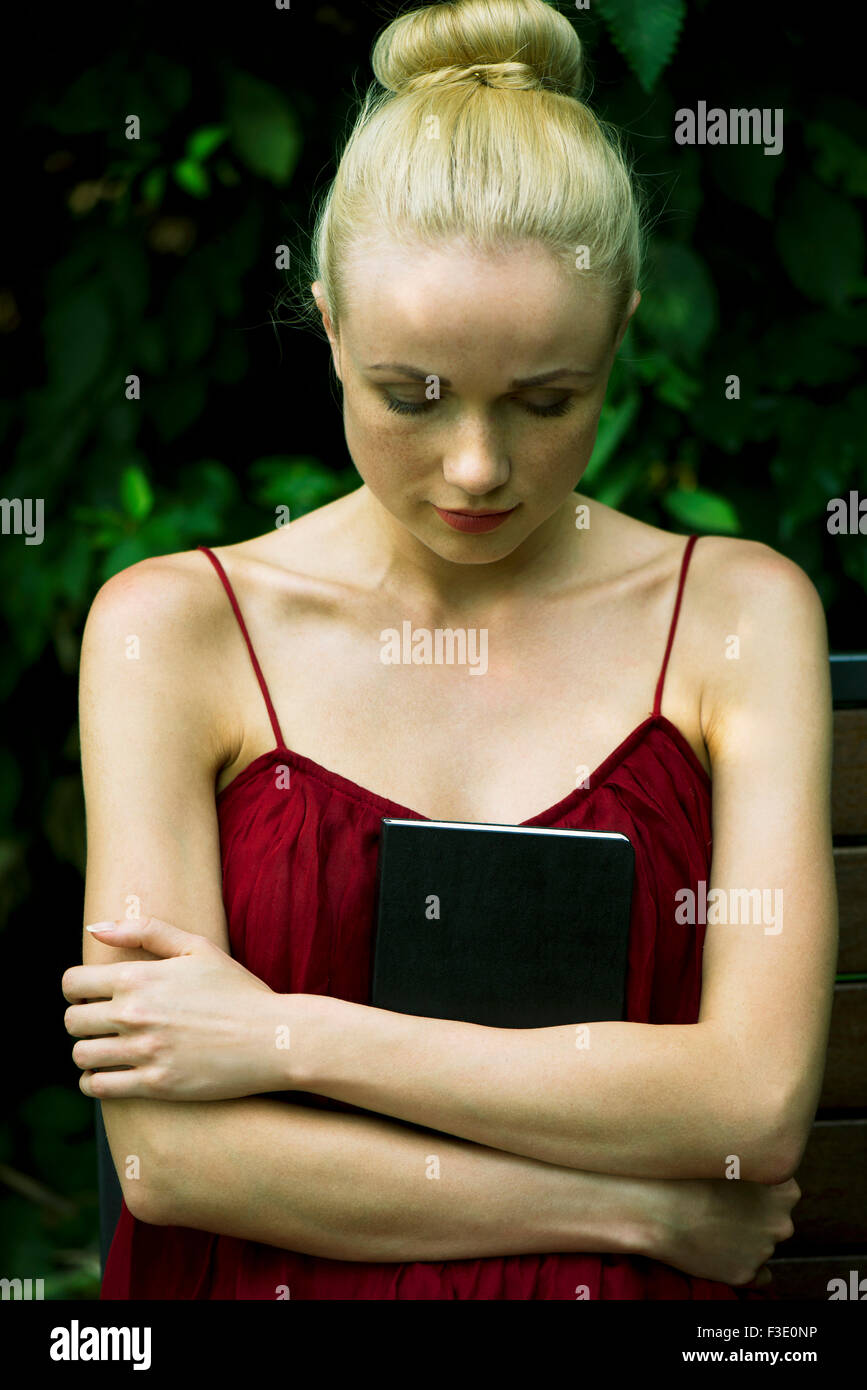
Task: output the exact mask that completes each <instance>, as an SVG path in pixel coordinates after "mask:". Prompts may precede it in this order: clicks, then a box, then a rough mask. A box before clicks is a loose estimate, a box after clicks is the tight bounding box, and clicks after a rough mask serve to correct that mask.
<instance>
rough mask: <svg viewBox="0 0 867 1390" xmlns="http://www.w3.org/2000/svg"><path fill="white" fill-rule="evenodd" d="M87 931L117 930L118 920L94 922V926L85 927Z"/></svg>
mask: <svg viewBox="0 0 867 1390" xmlns="http://www.w3.org/2000/svg"><path fill="white" fill-rule="evenodd" d="M84 930H85V931H116V930H117V923H116V922H94V923H93V925H92V926H90V927H85V928H84Z"/></svg>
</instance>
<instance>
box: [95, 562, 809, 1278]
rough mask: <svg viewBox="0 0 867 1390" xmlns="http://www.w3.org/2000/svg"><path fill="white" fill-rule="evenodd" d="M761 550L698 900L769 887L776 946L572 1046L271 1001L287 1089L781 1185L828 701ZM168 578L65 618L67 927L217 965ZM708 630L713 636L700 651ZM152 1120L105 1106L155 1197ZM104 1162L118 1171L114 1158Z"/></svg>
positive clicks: (200, 741) (200, 807) (211, 848)
mask: <svg viewBox="0 0 867 1390" xmlns="http://www.w3.org/2000/svg"><path fill="white" fill-rule="evenodd" d="M766 555H767V556H770V558H765V554H763V556H762V558H761V559H760V560H759V561H756V563H757V564H758V565H759V566H760V567H761V568H763V569H764V570H767V571H769V572H768V573H763V574H762V576H761V578H762V585H763V588H762V594H763V598H762V601H761V603H758V604H756V603H753V604H752V605H751V606H750V605H747V604H745V605H744V608H743V609H742V611H741V612H740V614H739V617H738V622H737V628H736V630H737V631H738V633H739V635H740V636H741V638H742V651H743V652H744V655H743V657H742V659H741V664H740V666H739V667H738V668H737V670H736V672H735V671H734V670H733V669H731V668H729V669H726V667H725V666H724V665H722V664H721V671H720V676H719V680H718V681H717V682H716V684H717V687H718V688H717V689H716V690H715V691H714V692H713V698H712V699H711V700H710V704H711V709H712V717H711V718H710V720H709V723H708V746H709V747H710V748H711V755H712V760H713V772H714V842H715V849H714V865H713V874H712V882H711V887H713V886H718V887H723V888H729V887H739V888H740V887H743V888H752V887H755V886H758V887H767V888H771V889H774V888H777V887H780V888H782V889H783V902H784V909H785V916H784V923H783V929H782V931H781V932H779V933H777V934H773V935H772V934H766V933H765V932H764V931H763V929H762V927H761V926H759V925H755V924H751V925H746V926H733V925H722V924H720V925H718V926H713V925H710V926H708V928H707V935H706V942H705V952H704V973H703V989H702V1006H701V1015H700V1018H699V1022H698V1023H697V1024H694V1025H689V1026H674V1025H672V1026H668V1025H642V1024H631V1023H604V1024H593V1025H590V1047H589V1048H585V1049H582V1050H577V1049H576V1048H575V1046H574V1029H572V1028H567V1029H558V1028H554V1029H537V1030H520V1031H514V1032H513V1030H499V1029H486V1028H479V1027H477V1026H475V1025H470V1024H461V1023H448V1022H444V1021H442V1020H430V1019H416V1018H412V1017H408V1016H403V1015H399V1014H391V1013H388V1012H386V1011H382V1010H375V1009H368V1008H366V1007H364V1006H360V1005H351V1004H346V1003H345V1002H344V1001H340V1000H330V999H327V998H324V999H323V998H320V997H318V996H300V997H299V996H289V997H288V999H287V1006H292V1004H293V1001H294V1002H295V1005H296V1007H297V1004H298V1001H299V999H300V1000H301V1001H303V1007H304V1012H303V1014H302V1015H301V1018H302V1023H301V1031H300V1046H299V1047H297V1048H296V1047H295V1038H296V1037H297V1036H298V1030H297V1029H296V1032H295V1034H293V1054H294V1055H293V1056H292V1067H293V1069H294V1070H293V1072H292V1078H293V1079H292V1081H291V1083H290V1085H291V1086H292V1088H294V1089H309V1090H316V1091H319V1092H320V1093H321V1094H323V1095H328V1096H332V1097H334V1098H335V1099H338V1100H344V1101H348V1102H350V1103H353V1104H357V1105H361V1106H365V1107H367V1108H369V1109H370V1110H371V1111H375V1112H378V1113H379V1114H380V1115H381V1116H392V1117H394V1119H395V1120H402V1121H407V1122H410V1123H415V1124H420V1125H425V1126H429V1127H430V1128H432V1129H437V1130H442V1131H445V1133H446V1135H452V1136H455V1139H456V1140H464V1141H471V1143H472V1144H473V1145H476V1146H478V1145H484V1146H487V1148H488V1149H492V1150H497V1151H501V1153H502V1154H503V1155H507V1156H508V1155H511V1156H512V1157H513V1158H514V1157H516V1156H517V1157H523V1158H525V1159H529V1160H535V1161H536V1162H537V1163H539V1162H540V1161H541V1163H543V1164H545V1165H549V1166H550V1165H557V1168H556V1171H560V1170H561V1169H572V1170H578V1169H581V1170H590V1173H589V1174H588V1176H590V1175H592V1174H594V1173H595V1174H601V1175H606V1174H618V1175H623V1176H624V1177H627V1178H628V1177H633V1178H641V1177H643V1176H645V1175H647V1176H653V1177H654V1178H688V1177H721V1176H723V1175H724V1172H725V1165H726V1162H727V1158H728V1156H729V1155H730V1154H737V1155H738V1156H739V1158H740V1160H741V1170H740V1171H741V1177H742V1178H745V1179H752V1180H754V1181H759V1182H777V1181H781V1180H782V1179H783V1178H784V1177H786V1176H788V1175H789V1174H790V1173H791V1172H793V1171H794V1169H795V1168H796V1167H797V1163H798V1160H799V1157H800V1153H801V1150H802V1148H803V1145H804V1143H805V1142H806V1137H807V1133H808V1131H809V1125H810V1123H811V1120H812V1116H813V1113H814V1110H815V1105H816V1102H817V1099H818V1090H819V1085H820V1082H821V1074H822V1066H823V1061H824V1048H825V1045H826V1041H827V1028H828V1020H829V1015H830V1003H831V992H832V987H833V970H834V961H835V957H836V912H835V903H834V893H833V873H832V862H831V850H830V833H829V819H830V817H829V810H828V784H829V781H830V772H829V762H830V696H829V691H828V688H827V686H828V675H827V649H826V646H825V635H824V617H823V615H822V613H821V605H820V604H819V601H818V596H817V595H816V594H815V590H813V588H812V585H810V584H809V581H808V580H806V577H805V576H802V574H801V572H800V571H798V570H797V569H796V567H794V566H791V565H789V562H787V561H782V560H780V559H779V557H776V556H773V553H772V552H766ZM145 571H146V572H145ZM750 577H751V578H752V577H754V576H750ZM190 582H192V581H191V580H190V579H189V576H188V575H184V576H183V579H181V577H180V576H179V575H178V573H177V572H174V573H173V572H172V571H171V567H170V565H168V563H158V562H145V564H144V565H143V566H134V567H133V568H132V570H130V571H125V572H124V574H123V575H120V576H117V577H116V579H115V580H113V581H110V584H109V585H108V586H105V588H104V590H103V591H101V594H100V596H98V599H97V601H96V603H95V604H94V608H93V609H92V611H91V617H90V618H89V620H88V628H89V629H90V631H89V632H88V633H86V634H85V648H84V651H83V657H82V700H81V722H82V753H83V767H84V777H85V792H86V798H87V811H88V839H89V861H88V882H87V892H86V903H85V920H86V921H94V920H105V919H106V918H112V917H121V916H123V915H124V909H125V906H126V903H127V900H128V898H129V896H130V895H131V894H132V895H134V896H135V897H136V898H138V899H140V901H141V903H142V911H143V914H152V915H157V916H162V917H163V918H166V919H167V920H169V921H172V922H175V923H177V924H178V925H179V926H181V927H183V928H185V929H187V930H190V931H194V932H197V933H199V934H202V935H207V936H209V937H210V938H211V939H212V940H214V941H215V942H216V944H218V945H220V946H221V947H222V948H223V949H224V950H227V949H228V940H227V933H226V923H225V915H224V911H223V904H222V899H221V894H220V874H219V848H218V835H217V825H216V816H215V810H214V804H213V775H214V772H213V770H214V768H215V767H216V766H219V765H220V761H221V760H222V758H223V756H224V753H225V750H219V749H217V748H215V746H214V745H213V744H210V743H209V742H208V735H207V732H206V730H207V728H208V727H209V725H208V721H207V720H206V719H204V718H203V717H202V703H201V698H202V697H201V694H198V695H196V696H195V697H194V696H193V695H191V694H184V693H183V692H185V691H189V690H190V689H192V688H195V687H191V685H190V682H189V680H186V681H184V682H181V681H180V680H177V685H176V683H175V680H173V682H172V696H171V698H172V710H173V714H175V715H176V717H175V718H173V719H172V721H171V726H172V727H171V729H170V730H169V728H168V727H167V726H168V721H167V720H166V719H165V715H164V711H163V710H162V709H161V708H160V699H161V697H163V696H164V691H165V683H166V678H167V673H169V672H174V673H182V672H184V667H185V665H186V672H185V674H187V675H189V663H190V662H191V661H194V660H195V658H196V656H197V655H199V657H201V656H202V653H198V654H197V653H196V652H195V650H194V646H193V648H191V644H190V632H189V630H188V629H187V626H186V625H185V624H184V622H183V620H182V615H183V614H184V613H188V612H189V611H190V594H189V592H188V585H189V583H190ZM155 591H156V595H157V602H153V596H154V594H155ZM144 596H149V597H150V599H151V602H150V603H147V602H144V601H143V598H144ZM200 601H204V599H203V598H202V599H201V600H200ZM196 626H197V627H198V628H199V630H200V629H201V622H199V623H198V624H196ZM731 626H732V623H731V616H730V614H729V615H728V616H727V630H730V628H731ZM129 631H136V632H139V633H140V634H142V635H143V637H144V639H146V640H145V641H143V644H142V646H143V650H145V651H147V652H148V653H149V654H150V664H149V665H145V666H139V667H138V669H136V670H135V671H134V672H132V671H130V665H131V663H129V664H126V665H125V664H124V654H123V646H122V642H123V636H124V634H126V633H128V632H129ZM725 636H726V631H724V630H722V629H721V631H720V636H719V640H720V649H721V651H722V649H723V644H724V639H725ZM732 665H733V666H734V665H735V664H734V663H733V664H732ZM710 694H711V692H709V695H710ZM215 695H216V692H215ZM210 727H213V726H210ZM130 788H133V789H134V792H130V791H129V790H128V789H130ZM125 789H127V790H125ZM155 865H159V872H157V871H156V870H155V868H154V866H155ZM117 959H118V954H117V952H116V951H113V950H112V949H111V948H108V947H102V946H99V944H98V943H96V942H93V941H91V940H89V939H88V940H87V941H86V943H85V961H86V963H90V962H93V963H101V962H106V963H113V962H115V961H117ZM287 1056H288V1054H287ZM171 1104H172V1103H171V1102H166V1103H163V1102H157V1101H151V1102H138V1101H123V1100H106V1101H105V1102H104V1113H105V1119H106V1128H107V1132H108V1135H109V1141H110V1143H111V1145H112V1150H113V1153H114V1156H115V1161H116V1162H118V1157H119V1154H120V1155H122V1154H123V1153H128V1152H130V1151H131V1147H132V1148H142V1149H144V1150H145V1151H147V1149H148V1138H147V1133H148V1130H150V1131H152V1133H151V1136H150V1139H151V1150H150V1151H151V1152H152V1153H154V1154H158V1155H159V1161H158V1162H155V1163H154V1164H153V1165H152V1167H153V1169H154V1171H156V1172H157V1173H158V1175H159V1176H158V1178H157V1179H156V1184H157V1186H159V1184H160V1183H161V1182H163V1181H165V1182H166V1185H167V1187H168V1186H169V1185H170V1184H169V1183H168V1178H167V1174H168V1171H169V1167H170V1158H169V1154H170V1152H172V1151H174V1152H178V1149H177V1147H176V1145H177V1143H178V1141H179V1133H178V1123H179V1122H182V1111H187V1112H190V1124H191V1126H192V1125H194V1124H195V1123H196V1121H197V1115H193V1114H192V1113H191V1112H192V1110H193V1109H196V1108H195V1107H186V1106H184V1107H177V1108H176V1110H175V1113H174V1116H171V1117H170V1115H169V1112H170V1111H171ZM270 1104H271V1103H269V1102H263V1101H251V1102H245V1101H239V1102H229V1103H225V1102H213V1103H212V1105H211V1106H210V1107H209V1112H212V1113H213V1114H214V1116H216V1113H217V1110H218V1109H219V1110H220V1111H221V1113H222V1114H223V1115H226V1116H227V1117H229V1116H230V1115H231V1114H232V1113H233V1114H234V1116H235V1117H236V1118H237V1137H238V1140H239V1142H240V1141H241V1138H242V1135H243V1133H244V1125H245V1113H247V1114H252V1113H253V1112H252V1111H249V1112H245V1111H244V1108H243V1107H244V1106H245V1105H250V1106H254V1107H255V1106H259V1107H260V1109H259V1111H258V1112H256V1113H258V1114H259V1115H262V1114H264V1112H263V1111H262V1110H261V1106H263V1105H265V1106H270ZM125 1106H126V1112H124V1107H125ZM316 1118H317V1119H319V1118H320V1116H317V1117H316ZM342 1118H346V1117H342ZM227 1123H231V1121H230V1120H229V1119H227ZM378 1123H379V1124H380V1125H382V1124H386V1123H387V1121H384V1120H380V1121H379V1122H378ZM397 1128H398V1127H395V1134H396V1132H397ZM158 1132H162V1133H163V1134H164V1135H167V1134H168V1133H169V1132H171V1134H172V1137H173V1143H172V1144H171V1145H168V1144H166V1143H162V1144H158V1143H157V1139H156V1136H157V1134H158ZM199 1133H201V1130H200V1131H199ZM287 1133H288V1131H287ZM136 1135H137V1136H138V1139H136V1138H135V1136H136ZM189 1139H190V1144H189V1145H186V1144H183V1143H182V1142H181V1151H182V1152H183V1154H184V1162H185V1164H186V1165H187V1166H189V1165H190V1163H191V1162H192V1165H193V1167H194V1166H195V1158H194V1155H195V1154H196V1151H197V1150H196V1144H195V1139H194V1136H193V1129H192V1128H191V1129H190V1134H189ZM118 1166H119V1171H120V1172H121V1173H123V1171H124V1170H123V1163H122V1159H121V1162H120V1163H119V1165H118ZM133 1191H134V1189H132V1188H131V1189H130V1191H129V1193H128V1194H127V1195H128V1198H129V1196H131V1195H132V1192H133ZM125 1192H126V1189H125ZM150 1209H151V1210H152V1209H153V1208H150ZM179 1224H183V1221H181V1222H179ZM221 1229H222V1228H221ZM226 1233H228V1232H226ZM253 1238H257V1237H253ZM258 1238H260V1239H261V1238H262V1237H261V1236H260V1237H258ZM534 1238H535V1237H534ZM275 1243H276V1242H275ZM296 1248H297V1247H296ZM530 1248H539V1247H538V1246H537V1245H531V1247H530ZM542 1248H544V1247H542ZM548 1248H551V1247H550V1246H548ZM560 1248H563V1247H562V1246H561V1247H560ZM576 1248H586V1247H576ZM591 1248H595V1249H600V1248H605V1247H602V1246H600V1244H599V1243H598V1242H597V1243H596V1244H595V1245H594V1246H593V1247H591ZM385 1258H387V1257H385Z"/></svg>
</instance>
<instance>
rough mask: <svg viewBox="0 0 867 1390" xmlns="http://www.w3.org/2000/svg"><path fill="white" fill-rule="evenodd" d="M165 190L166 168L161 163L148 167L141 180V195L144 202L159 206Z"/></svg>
mask: <svg viewBox="0 0 867 1390" xmlns="http://www.w3.org/2000/svg"><path fill="white" fill-rule="evenodd" d="M165 191H166V170H165V168H164V167H163V166H162V165H158V166H157V168H155V169H149V170H148V172H147V173H146V174H145V176H144V178H143V179H142V181H141V196H142V198H143V199H144V201H145V202H146V203H153V204H154V206H155V207H159V205H160V203H161V202H162V200H163V197H164V195H165Z"/></svg>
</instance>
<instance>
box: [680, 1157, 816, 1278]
mask: <svg viewBox="0 0 867 1390" xmlns="http://www.w3.org/2000/svg"><path fill="white" fill-rule="evenodd" d="M665 1187H666V1188H667V1189H668V1193H667V1202H666V1215H665V1216H664V1218H663V1221H662V1227H661V1234H660V1239H659V1241H658V1242H657V1245H656V1248H655V1250H654V1252H653V1257H654V1258H655V1259H658V1260H662V1261H663V1263H664V1264H670V1265H673V1267H674V1268H675V1269H682V1270H683V1271H684V1273H685V1274H692V1275H694V1276H697V1277H698V1278H701V1279H716V1280H719V1282H720V1283H723V1284H733V1285H735V1286H748V1287H757V1288H761V1287H763V1286H764V1285H765V1284H769V1283H770V1282H771V1272H770V1270H769V1269H767V1268H766V1264H765V1262H766V1261H767V1260H769V1259H770V1258H771V1256H772V1255H773V1253H774V1249H775V1247H776V1245H777V1244H778V1242H779V1241H783V1240H788V1239H789V1238H790V1236H792V1235H793V1234H794V1230H795V1227H794V1224H793V1222H792V1218H791V1211H792V1208H793V1207H794V1206H795V1205H796V1204H797V1203H798V1202H799V1201H800V1200H801V1189H800V1188H799V1187H798V1184H797V1183H796V1182H795V1180H794V1178H790V1179H789V1180H788V1182H781V1183H776V1184H774V1185H772V1186H768V1185H767V1184H765V1183H758V1182H740V1181H736V1180H732V1179H728V1178H697V1179H686V1180H684V1179H677V1180H675V1179H672V1180H671V1181H669V1182H667V1183H666V1184H665Z"/></svg>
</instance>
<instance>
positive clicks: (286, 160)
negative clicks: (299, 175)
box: [227, 72, 301, 184]
mask: <svg viewBox="0 0 867 1390" xmlns="http://www.w3.org/2000/svg"><path fill="white" fill-rule="evenodd" d="M227 113H228V118H229V125H230V127H231V132H232V144H233V145H234V147H235V149H236V151H237V152H238V154H239V155H240V157H241V159H243V161H244V163H245V164H246V165H247V168H248V169H250V170H251V171H252V172H253V173H254V174H259V175H260V176H261V177H262V178H266V179H270V180H271V182H272V183H275V184H283V183H286V182H287V180H288V179H289V176H290V175H291V173H292V170H293V169H294V168H295V165H296V163H297V161H298V157H299V155H300V153H301V132H300V130H299V128H298V125H297V122H296V120H295V117H294V115H293V113H292V110H291V108H290V106H289V103H288V102H287V100H286V98H285V97H284V96H283V94H282V92H280V91H278V90H277V88H276V87H272V86H271V84H270V83H268V82H262V81H261V80H260V79H259V78H258V77H253V76H251V75H250V74H249V73H246V72H235V73H232V74H231V77H230V79H229V84H228V92H227Z"/></svg>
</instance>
